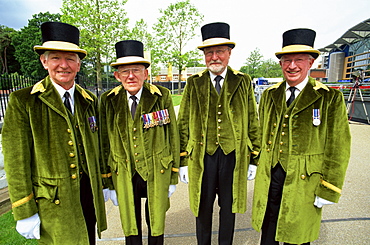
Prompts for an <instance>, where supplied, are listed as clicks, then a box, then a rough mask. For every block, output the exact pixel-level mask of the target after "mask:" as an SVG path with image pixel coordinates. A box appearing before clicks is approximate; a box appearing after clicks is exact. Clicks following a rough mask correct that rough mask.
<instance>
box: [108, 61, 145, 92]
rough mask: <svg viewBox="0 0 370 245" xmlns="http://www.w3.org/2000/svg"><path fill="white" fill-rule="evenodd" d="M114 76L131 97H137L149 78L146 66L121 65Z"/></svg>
mask: <svg viewBox="0 0 370 245" xmlns="http://www.w3.org/2000/svg"><path fill="white" fill-rule="evenodd" d="M114 76H115V77H116V79H117V80H118V81H120V82H121V83H122V85H123V87H124V88H125V89H126V90H127V91H128V92H129V93H130V94H131V95H135V94H137V92H139V90H140V89H141V88H142V87H143V84H144V81H145V80H146V79H147V78H148V70H147V69H145V66H144V65H121V66H119V67H118V71H115V72H114Z"/></svg>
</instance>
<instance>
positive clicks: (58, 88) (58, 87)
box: [50, 78, 76, 107]
mask: <svg viewBox="0 0 370 245" xmlns="http://www.w3.org/2000/svg"><path fill="white" fill-rule="evenodd" d="M50 80H51V82H52V83H53V85H54V87H55V88H56V90H57V91H58V93H59V95H60V98H62V100H64V94H65V92H67V91H68V93H69V94H70V95H71V102H72V107H73V105H74V102H75V100H74V94H75V89H76V84H75V83H73V86H72V88H70V89H68V90H65V89H64V88H63V87H62V86H60V85H59V84H57V83H56V82H54V81H53V79H51V78H50Z"/></svg>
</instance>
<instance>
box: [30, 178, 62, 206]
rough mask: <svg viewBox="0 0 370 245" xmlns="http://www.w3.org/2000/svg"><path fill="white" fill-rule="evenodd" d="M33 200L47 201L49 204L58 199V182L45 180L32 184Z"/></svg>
mask: <svg viewBox="0 0 370 245" xmlns="http://www.w3.org/2000/svg"><path fill="white" fill-rule="evenodd" d="M34 193H35V199H36V200H39V199H47V200H49V201H50V202H54V200H56V199H58V180H56V179H47V180H40V181H39V182H37V183H34Z"/></svg>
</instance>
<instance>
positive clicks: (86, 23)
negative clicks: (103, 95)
mask: <svg viewBox="0 0 370 245" xmlns="http://www.w3.org/2000/svg"><path fill="white" fill-rule="evenodd" d="M126 2H127V0H110V1H106V0H80V1H74V0H63V4H62V8H61V11H62V13H63V16H62V21H64V22H66V23H69V24H71V25H74V26H76V27H78V28H79V29H80V35H81V37H80V40H81V41H80V46H81V47H82V48H84V49H86V51H87V52H88V55H87V57H86V58H85V59H84V62H85V63H87V64H88V66H89V67H90V68H93V69H94V71H95V74H96V82H97V84H98V89H99V91H101V90H102V72H103V65H104V64H106V65H108V63H109V61H110V59H111V58H110V57H115V55H114V44H115V43H117V42H118V41H121V40H123V39H124V38H125V37H127V36H128V30H127V29H128V28H127V23H128V18H126V12H125V11H124V9H123V6H124V5H125V4H126ZM103 60H104V61H105V62H103Z"/></svg>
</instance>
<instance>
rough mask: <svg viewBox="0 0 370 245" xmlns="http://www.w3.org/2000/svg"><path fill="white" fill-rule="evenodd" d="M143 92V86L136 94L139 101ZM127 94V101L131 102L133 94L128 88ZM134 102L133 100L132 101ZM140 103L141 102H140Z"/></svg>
mask: <svg viewBox="0 0 370 245" xmlns="http://www.w3.org/2000/svg"><path fill="white" fill-rule="evenodd" d="M142 93H143V87H141V89H140V90H139V92H137V94H135V96H136V98H137V99H136V100H137V101H140V98H141V94H142ZM126 95H127V101H129V102H130V96H131V94H130V93H129V92H128V91H127V90H126ZM131 103H132V102H131ZM138 104H139V103H138Z"/></svg>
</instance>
